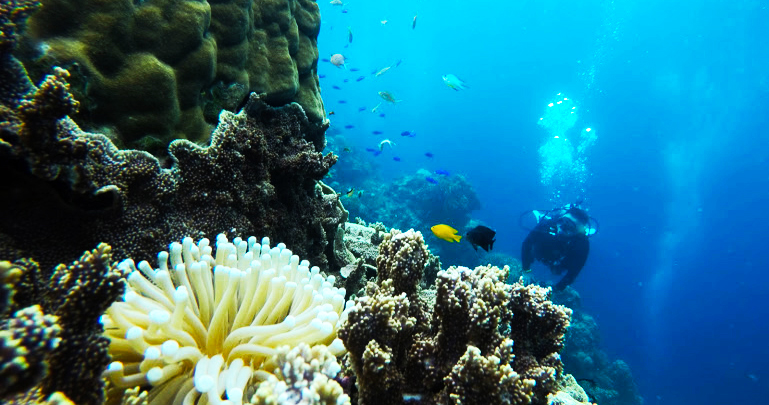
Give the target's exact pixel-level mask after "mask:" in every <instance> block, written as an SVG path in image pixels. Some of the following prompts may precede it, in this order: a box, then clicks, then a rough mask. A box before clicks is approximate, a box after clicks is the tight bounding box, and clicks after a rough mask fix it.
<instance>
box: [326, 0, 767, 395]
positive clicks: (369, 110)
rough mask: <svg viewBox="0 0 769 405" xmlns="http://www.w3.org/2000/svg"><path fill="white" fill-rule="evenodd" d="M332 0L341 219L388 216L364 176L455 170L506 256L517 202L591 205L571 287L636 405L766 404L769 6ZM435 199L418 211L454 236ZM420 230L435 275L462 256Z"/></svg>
mask: <svg viewBox="0 0 769 405" xmlns="http://www.w3.org/2000/svg"><path fill="white" fill-rule="evenodd" d="M332 3H334V2H331V3H329V1H327V0H322V1H321V2H319V5H320V8H321V17H322V23H321V32H320V35H319V39H318V41H319V43H318V48H319V52H320V58H322V59H321V61H319V62H318V63H319V67H318V73H319V75H320V76H321V79H320V82H321V87H322V96H323V102H324V104H325V110H326V113H327V114H329V115H328V118H329V120H330V122H331V127H330V129H329V130H328V131H327V139H328V146H327V149H328V150H331V151H333V152H335V153H336V154H338V155H339V156H340V161H339V163H338V164H337V165H336V166H335V168H334V170H333V172H332V175H331V177H330V179H329V181H331V182H332V184H333V185H334V187H335V189H337V191H339V190H341V191H342V192H343V193H345V192H346V191H348V190H349V192H347V193H345V194H349V195H346V196H345V197H344V198H345V199H344V203H345V206H346V207H348V208H349V209H350V211H351V217H354V216H360V217H361V218H362V219H364V220H366V221H369V222H373V221H376V220H382V221H383V222H385V225H387V226H395V225H394V224H392V222H397V221H398V220H399V217H398V215H404V214H403V212H390V213H389V214H388V215H390V217H389V218H391V219H392V221H391V223H388V221H385V220H384V218H381V215H380V216H378V215H374V211H373V210H374V209H373V208H372V207H375V205H376V203H375V202H374V201H373V199H375V198H385V197H386V196H384V195H373V196H372V195H371V193H372V189H373V188H377V187H378V188H379V189H382V190H385V189H383V188H382V187H387V186H386V185H387V184H394V183H397V182H403V183H402V187H401V188H410V189H412V190H419V191H418V192H419V193H426V192H429V190H430V187H443V185H445V184H449V185H450V186H452V187H455V188H448V190H449V191H448V193H449V195H451V194H452V193H453V194H458V195H460V196H461V197H465V196H467V195H468V194H469V193H472V192H474V193H475V195H476V196H477V201H478V202H479V204H477V205H476V204H474V203H472V201H471V200H472V199H471V198H469V197H468V199H467V201H466V202H465V205H463V207H464V208H465V209H467V210H471V211H470V212H471V215H470V217H471V218H470V219H471V220H473V221H477V222H479V223H483V224H485V225H486V226H489V227H491V228H493V229H495V230H496V231H497V240H496V243H495V244H494V249H493V250H494V251H495V252H501V253H506V254H508V255H510V256H512V257H514V258H517V259H520V250H521V242H522V241H523V239H524V238H525V237H526V233H527V232H526V230H525V229H522V228H521V227H520V226H519V215H520V214H521V213H524V212H527V211H530V210H533V209H539V210H548V209H552V208H555V207H558V206H561V205H563V204H566V203H573V202H575V201H576V200H578V199H584V202H583V207H584V208H587V209H588V212H589V214H590V215H591V216H592V217H593V218H595V220H596V221H597V223H598V224H599V228H598V232H597V233H596V235H594V236H593V237H591V239H590V242H591V252H590V256H589V258H588V260H587V264H586V265H585V267H584V269H583V270H582V272H581V273H580V275H579V277H578V278H577V280H576V282H575V283H574V284H573V285H572V286H573V287H574V288H575V289H576V290H578V291H579V293H580V295H581V299H582V306H583V309H584V310H585V311H586V312H588V313H590V314H591V315H593V316H594V317H595V319H596V321H597V323H598V326H599V328H600V330H601V344H602V346H603V349H604V350H605V351H606V352H607V353H608V354H609V356H610V357H612V358H617V359H622V360H624V361H625V362H626V363H627V364H628V365H629V367H630V369H631V370H632V372H633V376H634V378H635V382H636V384H637V386H638V389H639V391H640V394H641V396H643V398H644V403H645V404H652V405H657V404H660V405H663V404H681V403H692V404H694V403H696V404H739V403H763V401H765V400H766V398H769V346H768V345H767V344H766V337H767V336H769V322H767V319H769V304H767V297H769V274H767V269H769V249H767V248H766V240H767V237H766V229H767V226H769V211H768V210H767V208H766V207H767V204H769V161H768V159H769V148H767V142H768V141H769V130H767V128H768V126H769V118H768V117H769V115H768V114H767V112H766V111H767V108H768V107H769V48H767V45H766V44H767V39H769V9H768V7H769V5H767V3H766V2H762V1H750V0H746V1H739V0H738V1H731V2H725V1H712V0H706V1H694V0H686V1H680V2H670V1H659V0H656V1H627V2H614V1H609V0H606V1H598V0H590V1H578V2H573V1H561V0H556V1H549V2H543V1H428V0H424V1H385V2H366V1H361V0H349V1H346V2H342V4H332ZM336 55H341V56H342V57H343V60H340V59H339V57H338V56H336ZM335 56H336V57H335ZM340 62H343V64H342V63H340ZM337 65H338V66H337ZM380 93H381V94H380ZM332 113H333V114H332ZM588 129H589V130H588ZM457 176H460V177H457ZM404 178H410V179H412V181H413V179H417V180H419V183H418V184H417V186H414V185H413V184H416V183H408V182H405V180H403V179H404ZM453 179H458V180H453ZM433 181H434V182H433ZM451 181H455V182H454V183H450V182H451ZM463 181H466V182H467V183H469V186H467V185H465V186H462V184H464V183H462V182H463ZM375 183H376V184H375ZM415 187H416V188H415ZM446 187H448V186H446ZM367 198H368V199H369V200H366V199H367ZM430 198H432V197H430ZM438 205H441V207H444V208H445V206H446V202H445V201H433V200H430V199H427V200H425V201H424V206H423V207H422V208H423V210H422V212H424V213H425V214H423V215H432V216H431V217H430V219H429V220H428V219H425V218H424V217H423V218H422V219H421V220H422V221H425V222H426V223H427V221H434V222H435V223H428V225H434V224H438V223H446V224H448V225H452V226H454V227H455V228H457V229H458V230H459V231H460V233H462V234H463V232H464V231H465V230H464V229H463V228H461V227H462V226H464V225H466V224H452V223H449V222H448V221H449V219H448V218H447V219H446V220H445V221H439V220H440V215H443V214H441V213H443V212H449V211H435V210H433V211H431V207H437V206H438ZM436 210H437V208H436ZM436 212H437V214H436ZM455 221H459V220H455ZM418 230H420V231H422V233H423V234H425V235H426V236H430V237H432V235H431V232H430V229H429V226H428V227H422V228H421V229H418ZM428 242H429V243H430V248H431V250H433V251H436V252H438V253H439V254H440V255H441V259H442V262H443V267H444V268H446V267H448V266H450V265H454V264H457V265H459V264H465V265H467V264H466V263H462V262H461V257H473V256H472V255H474V254H475V252H473V251H472V248H471V247H470V244H468V243H464V241H462V243H459V244H452V243H449V242H446V241H444V240H440V239H437V238H432V239H428ZM460 251H461V252H460ZM462 255H470V256H462ZM452 257H457V258H458V259H457V261H459V262H456V263H455V262H453V260H452V259H451V258H452ZM532 274H533V275H534V276H535V277H538V278H541V279H544V280H547V281H549V282H552V281H554V280H555V278H554V276H552V275H551V274H550V272H549V271H548V269H547V268H546V267H544V266H542V265H539V264H536V265H535V266H534V268H533V272H532ZM566 371H567V372H568V371H569V370H568V369H567V370H566ZM575 377H577V378H579V376H575Z"/></svg>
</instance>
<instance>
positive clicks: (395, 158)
mask: <svg viewBox="0 0 769 405" xmlns="http://www.w3.org/2000/svg"><path fill="white" fill-rule="evenodd" d="M393 160H394V161H396V162H400V161H401V158H399V157H397V156H393Z"/></svg>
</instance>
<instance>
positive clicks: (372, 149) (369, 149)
mask: <svg viewBox="0 0 769 405" xmlns="http://www.w3.org/2000/svg"><path fill="white" fill-rule="evenodd" d="M366 152H378V151H377V150H376V149H374V148H366Z"/></svg>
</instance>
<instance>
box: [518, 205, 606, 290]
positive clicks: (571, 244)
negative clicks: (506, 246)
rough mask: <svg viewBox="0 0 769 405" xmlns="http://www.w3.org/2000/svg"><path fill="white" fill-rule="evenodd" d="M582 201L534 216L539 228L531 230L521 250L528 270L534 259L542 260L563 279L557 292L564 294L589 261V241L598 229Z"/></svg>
mask: <svg viewBox="0 0 769 405" xmlns="http://www.w3.org/2000/svg"><path fill="white" fill-rule="evenodd" d="M580 203H581V201H578V202H577V203H575V204H566V205H565V206H564V207H562V208H557V209H554V210H551V211H547V212H544V213H542V212H540V211H537V210H534V211H528V212H525V213H523V214H522V215H521V218H523V216H524V215H526V214H528V213H530V212H531V213H533V214H534V215H535V218H536V220H537V224H536V226H534V228H533V229H531V230H530V231H529V235H528V236H526V239H525V240H524V241H523V245H522V247H521V262H522V265H523V270H524V271H530V270H531V265H532V263H534V260H539V261H540V262H542V263H543V264H545V265H546V266H548V267H549V268H550V270H551V271H552V272H553V274H556V275H560V274H562V273H563V272H564V271H565V272H566V275H565V276H563V278H562V279H561V281H559V282H558V283H557V284H556V285H555V286H554V289H555V290H556V291H561V290H563V289H564V288H566V286H567V285H569V284H571V283H573V282H574V280H575V279H576V278H577V275H578V274H579V272H580V270H582V267H583V266H584V265H585V262H586V261H587V254H588V252H589V251H590V242H589V241H588V238H589V237H590V236H591V235H593V234H595V232H596V227H595V226H594V222H595V220H593V219H592V218H591V217H590V216H589V215H588V214H587V212H585V210H583V209H581V208H579V206H578V205H579V204H580Z"/></svg>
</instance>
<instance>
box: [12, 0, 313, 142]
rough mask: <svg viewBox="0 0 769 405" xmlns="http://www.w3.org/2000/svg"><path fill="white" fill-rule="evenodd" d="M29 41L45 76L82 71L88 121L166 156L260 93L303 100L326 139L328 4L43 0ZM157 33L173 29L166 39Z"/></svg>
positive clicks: (35, 66) (82, 116)
mask: <svg viewBox="0 0 769 405" xmlns="http://www.w3.org/2000/svg"><path fill="white" fill-rule="evenodd" d="M41 3H42V5H43V7H42V9H41V10H40V11H39V12H38V13H36V14H34V15H33V16H32V17H31V18H30V19H29V28H28V30H27V32H26V35H25V37H24V42H23V44H24V46H23V47H21V50H22V51H23V52H21V56H22V59H23V62H24V64H25V65H26V66H27V67H28V69H29V70H30V71H31V72H32V76H33V77H34V78H35V79H36V80H40V78H42V77H43V76H44V75H45V74H46V73H47V72H49V71H50V70H51V69H52V68H53V66H62V67H65V68H67V69H69V70H70V71H71V72H72V73H73V83H74V88H73V91H74V92H75V95H76V97H77V99H78V100H81V101H82V102H83V109H82V110H81V112H80V113H79V114H76V115H74V116H73V117H72V118H73V119H74V120H75V121H76V122H77V123H78V125H80V126H81V127H82V128H85V129H86V130H89V131H93V130H100V131H104V130H105V129H107V128H108V129H109V132H111V133H112V135H113V136H114V138H115V139H118V140H119V141H117V143H118V144H119V146H121V147H123V146H125V147H130V148H137V149H142V150H147V151H150V152H152V153H154V154H158V155H162V154H165V153H166V147H167V145H168V144H169V143H170V142H171V141H172V140H174V139H177V138H183V139H190V140H191V141H194V142H201V141H202V142H205V141H207V140H208V137H209V135H210V130H211V126H212V125H214V124H216V122H217V118H218V115H219V112H220V111H221V110H222V109H226V110H229V111H237V109H238V108H240V107H242V105H243V104H244V103H245V101H246V100H247V99H248V95H249V94H250V93H251V92H256V93H259V94H264V99H265V101H266V102H267V103H269V104H270V105H273V106H280V105H283V104H288V103H291V102H297V103H299V104H300V105H301V106H302V108H303V109H304V111H305V112H306V113H307V115H308V117H309V118H310V122H311V123H312V126H311V128H312V129H311V131H310V132H312V138H313V142H318V143H319V144H320V143H322V138H323V130H324V129H325V128H324V124H323V123H324V116H325V112H324V110H323V102H322V100H321V97H320V87H319V81H318V77H317V62H318V50H317V36H318V32H319V30H320V12H319V9H318V5H317V4H316V3H315V2H314V1H311V0H268V1H254V0H226V1H216V2H205V1H202V2H201V1H194V0H184V1H175V0H145V1H140V2H139V1H137V2H130V1H121V2H103V1H98V0H80V1H78V2H74V3H73V2H72V1H69V0H41ZM158 38H163V40H162V41H158V40H157V39H158Z"/></svg>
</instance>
